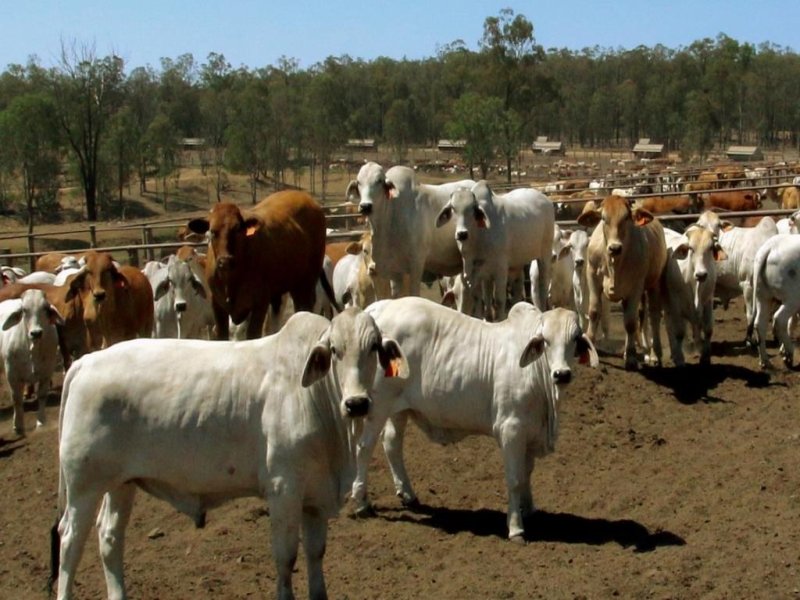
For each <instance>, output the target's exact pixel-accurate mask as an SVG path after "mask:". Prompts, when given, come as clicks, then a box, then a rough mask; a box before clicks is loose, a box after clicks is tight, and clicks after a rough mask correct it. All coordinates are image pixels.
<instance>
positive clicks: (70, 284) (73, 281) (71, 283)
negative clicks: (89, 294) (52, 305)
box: [64, 267, 88, 302]
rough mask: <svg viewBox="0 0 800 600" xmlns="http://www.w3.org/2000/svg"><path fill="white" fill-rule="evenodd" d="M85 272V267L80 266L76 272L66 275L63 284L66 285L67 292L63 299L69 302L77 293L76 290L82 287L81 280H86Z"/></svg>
mask: <svg viewBox="0 0 800 600" xmlns="http://www.w3.org/2000/svg"><path fill="white" fill-rule="evenodd" d="M87 274H88V271H87V270H86V267H81V269H80V270H79V271H78V272H77V273H74V274H73V275H70V276H69V277H67V281H66V283H65V284H64V285H65V286H66V287H67V293H66V294H65V296H64V300H65V301H67V302H69V301H70V300H72V299H73V298H74V297H75V296H77V295H78V292H79V291H80V290H81V288H82V287H83V282H84V281H85V280H86V275H87Z"/></svg>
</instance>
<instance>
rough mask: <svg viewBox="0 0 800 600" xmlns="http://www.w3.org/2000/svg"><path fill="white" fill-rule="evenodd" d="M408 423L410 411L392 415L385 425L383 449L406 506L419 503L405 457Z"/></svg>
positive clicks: (397, 489) (396, 487)
mask: <svg viewBox="0 0 800 600" xmlns="http://www.w3.org/2000/svg"><path fill="white" fill-rule="evenodd" d="M407 424H408V413H407V412H401V413H397V414H394V415H392V417H391V418H390V419H389V420H388V421H386V425H384V427H383V451H384V452H385V453H386V459H387V460H388V461H389V470H390V471H391V472H392V479H393V480H394V489H395V492H396V493H397V496H398V498H400V501H401V502H402V503H403V505H404V506H414V505H415V504H417V503H418V500H417V495H416V493H414V488H413V487H412V486H411V479H410V478H409V477H408V472H407V471H406V463H405V460H404V458H403V441H404V439H405V434H406V425H407Z"/></svg>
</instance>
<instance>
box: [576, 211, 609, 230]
mask: <svg viewBox="0 0 800 600" xmlns="http://www.w3.org/2000/svg"><path fill="white" fill-rule="evenodd" d="M602 216H603V215H602V213H601V212H600V209H594V210H587V211H586V212H582V213H581V214H579V215H578V219H577V220H578V225H581V226H582V227H594V226H595V225H597V224H598V223H599V222H600V219H601V218H602Z"/></svg>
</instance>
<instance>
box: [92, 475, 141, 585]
mask: <svg viewBox="0 0 800 600" xmlns="http://www.w3.org/2000/svg"><path fill="white" fill-rule="evenodd" d="M135 494H136V486H135V485H133V484H131V483H126V484H123V485H121V486H120V487H118V488H117V489H115V490H113V491H110V492H108V493H107V494H106V495H105V496H104V497H103V504H102V505H101V506H100V514H99V515H98V516H97V538H98V541H99V546H100V558H102V560H103V571H104V573H105V576H106V589H107V590H108V598H109V600H123V599H124V598H125V597H126V594H125V579H124V572H123V565H122V558H123V554H124V552H125V528H126V527H127V526H128V520H129V519H130V516H131V508H133V498H134V496H135Z"/></svg>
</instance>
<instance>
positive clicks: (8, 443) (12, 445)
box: [0, 436, 25, 460]
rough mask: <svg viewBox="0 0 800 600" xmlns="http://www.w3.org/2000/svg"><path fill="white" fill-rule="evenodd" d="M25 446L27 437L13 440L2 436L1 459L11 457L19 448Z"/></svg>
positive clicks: (0, 441) (0, 440)
mask: <svg viewBox="0 0 800 600" xmlns="http://www.w3.org/2000/svg"><path fill="white" fill-rule="evenodd" d="M24 446H25V438H24V437H21V436H20V437H17V438H15V439H12V440H7V439H5V438H2V437H0V460H2V459H4V458H10V457H11V455H13V454H14V452H16V451H17V450H20V449H21V448H23V447H24Z"/></svg>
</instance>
